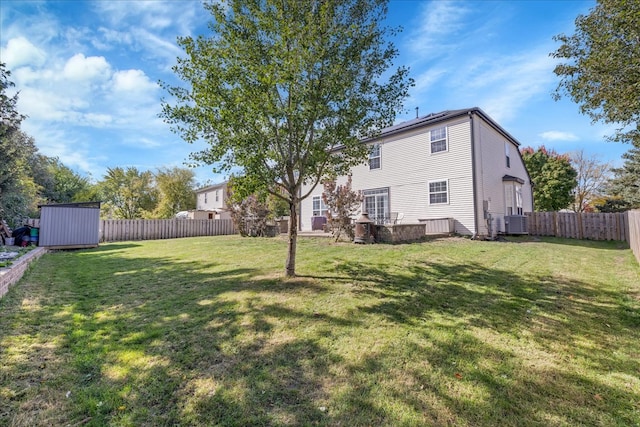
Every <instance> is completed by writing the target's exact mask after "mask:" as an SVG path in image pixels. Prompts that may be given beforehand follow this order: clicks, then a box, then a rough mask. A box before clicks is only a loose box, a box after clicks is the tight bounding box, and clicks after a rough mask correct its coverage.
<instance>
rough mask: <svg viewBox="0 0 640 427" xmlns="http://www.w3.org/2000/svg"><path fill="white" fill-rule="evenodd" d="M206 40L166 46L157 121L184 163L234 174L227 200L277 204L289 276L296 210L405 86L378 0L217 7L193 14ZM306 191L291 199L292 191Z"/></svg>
mask: <svg viewBox="0 0 640 427" xmlns="http://www.w3.org/2000/svg"><path fill="white" fill-rule="evenodd" d="M205 7H206V8H207V9H208V11H209V12H210V13H211V14H212V16H213V21H212V24H211V26H210V28H211V29H212V31H213V34H212V35H211V36H209V37H204V36H200V37H198V38H197V39H193V38H191V37H183V38H180V39H179V40H178V42H179V44H180V45H181V46H182V47H183V48H184V49H185V52H186V55H187V56H186V57H185V58H180V59H178V64H177V66H176V67H174V71H175V72H176V74H177V75H178V76H179V77H180V78H181V79H182V80H183V81H185V82H186V83H187V84H188V87H174V86H169V85H167V84H165V88H166V90H167V91H168V93H169V94H170V95H171V96H172V98H173V100H172V102H175V104H174V105H172V104H170V103H169V102H164V104H163V116H164V118H165V120H166V121H168V122H169V123H171V124H172V125H173V126H174V130H176V131H177V132H178V133H179V134H181V136H182V137H183V138H184V139H185V140H186V141H188V142H193V141H196V140H198V139H204V140H206V141H207V142H208V144H209V148H208V149H206V150H204V151H201V152H198V153H194V154H193V155H192V157H193V159H195V160H197V161H200V162H204V163H207V164H211V165H213V166H214V170H215V171H219V172H229V171H234V172H236V173H237V171H239V172H240V173H239V175H241V176H242V177H243V178H241V179H238V180H237V183H236V186H235V189H236V190H235V191H243V192H244V194H246V195H248V194H254V193H256V192H259V191H261V190H262V191H268V192H270V193H271V194H273V195H274V196H275V197H281V198H283V199H284V200H286V202H287V203H288V205H289V212H290V220H289V234H288V241H289V247H288V253H287V260H286V267H285V270H286V275H287V276H294V275H295V254H296V241H297V223H298V221H297V216H298V212H297V209H298V205H299V203H300V201H301V200H303V199H304V198H306V197H308V196H309V194H310V193H311V191H313V188H315V186H316V185H318V183H319V182H320V181H321V179H322V178H323V177H324V176H325V175H327V174H328V173H340V174H343V173H345V172H346V171H347V169H348V168H349V167H351V166H353V165H354V164H357V163H360V162H364V161H365V160H366V158H367V153H368V152H367V147H366V146H364V145H363V144H362V143H361V142H360V141H361V139H363V138H366V137H372V136H374V135H375V134H376V133H377V132H378V131H379V130H380V129H382V128H383V127H385V126H388V125H390V124H392V122H393V119H394V117H395V113H396V112H397V111H399V110H401V108H402V101H403V100H404V98H405V97H406V96H407V93H408V89H409V87H410V86H411V85H412V83H413V82H412V80H411V79H410V78H408V70H407V69H406V68H404V67H400V68H398V69H397V70H396V71H394V72H390V73H389V74H386V73H387V72H388V70H389V68H390V67H391V66H392V65H393V60H394V58H395V57H396V56H397V50H396V49H395V47H394V46H393V45H392V44H391V43H389V42H387V36H388V35H392V34H393V33H394V32H395V31H396V30H394V29H390V28H387V27H383V26H381V22H382V21H383V19H384V17H385V15H386V12H387V1H386V0H306V1H298V0H228V1H226V2H222V3H218V2H212V3H208V4H206V5H205ZM305 183H306V184H310V186H308V187H306V188H307V189H308V191H307V192H306V193H304V194H303V193H302V189H303V184H305Z"/></svg>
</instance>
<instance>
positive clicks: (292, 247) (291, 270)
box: [285, 201, 298, 277]
mask: <svg viewBox="0 0 640 427" xmlns="http://www.w3.org/2000/svg"><path fill="white" fill-rule="evenodd" d="M288 237H289V246H288V252H287V264H286V266H285V271H286V275H287V277H295V275H296V243H297V240H298V206H297V201H294V202H289V236H288Z"/></svg>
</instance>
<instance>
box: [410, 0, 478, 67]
mask: <svg viewBox="0 0 640 427" xmlns="http://www.w3.org/2000/svg"><path fill="white" fill-rule="evenodd" d="M469 12H470V9H469V8H467V7H465V6H462V5H460V4H459V3H455V2H449V1H433V2H429V3H424V6H423V8H422V12H421V13H420V18H419V21H418V22H416V23H415V26H414V28H413V30H412V31H411V33H410V34H409V44H408V47H409V49H410V50H411V51H412V52H413V53H414V54H416V55H420V56H423V57H426V56H435V55H439V54H443V53H447V52H450V51H452V50H455V47H454V46H455V45H456V44H458V43H461V42H462V41H461V40H459V39H456V38H454V37H452V36H453V35H454V34H455V33H457V32H459V31H460V30H461V29H462V28H463V27H464V25H465V17H466V16H467V15H468V14H469Z"/></svg>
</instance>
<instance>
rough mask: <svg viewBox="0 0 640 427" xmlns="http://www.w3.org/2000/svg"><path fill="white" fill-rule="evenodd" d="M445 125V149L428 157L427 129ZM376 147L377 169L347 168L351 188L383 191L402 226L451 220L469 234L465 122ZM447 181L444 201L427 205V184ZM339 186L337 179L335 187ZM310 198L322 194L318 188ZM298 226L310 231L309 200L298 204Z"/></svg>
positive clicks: (470, 192) (467, 129)
mask: <svg viewBox="0 0 640 427" xmlns="http://www.w3.org/2000/svg"><path fill="white" fill-rule="evenodd" d="M443 125H446V126H447V127H448V129H447V132H448V144H449V147H448V151H445V152H440V153H435V154H431V153H430V139H429V130H430V129H434V128H438V127H440V126H443ZM376 142H378V143H380V144H381V167H380V169H375V170H369V166H368V164H363V165H360V166H356V167H354V168H353V169H352V179H353V188H354V189H355V190H367V189H374V188H388V189H389V204H390V212H401V213H403V214H404V219H403V220H402V222H403V224H410V223H417V222H418V221H419V220H420V219H434V218H455V219H456V232H458V233H461V234H473V232H475V226H474V217H473V187H472V167H471V131H470V124H469V120H468V119H467V118H464V119H457V120H455V121H452V122H448V123H444V124H442V123H440V124H437V125H435V126H432V127H425V128H421V129H417V130H412V131H408V132H404V133H401V134H398V135H394V136H392V137H389V138H385V139H382V140H381V141H376ZM436 180H447V181H448V183H449V203H447V204H443V205H429V186H428V182H429V181H436ZM342 182H344V180H340V181H339V183H342ZM313 194H314V195H318V194H322V186H321V185H319V186H318V187H317V188H316V189H315V191H314V192H313ZM301 207H302V209H301V216H300V220H301V228H302V230H310V229H311V216H310V213H311V197H309V198H307V199H305V200H304V201H303V202H302V205H301Z"/></svg>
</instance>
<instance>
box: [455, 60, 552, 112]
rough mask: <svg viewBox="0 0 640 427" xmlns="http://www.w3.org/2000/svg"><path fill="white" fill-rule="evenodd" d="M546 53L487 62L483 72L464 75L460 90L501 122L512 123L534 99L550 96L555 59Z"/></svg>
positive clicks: (459, 80)
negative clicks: (509, 121) (542, 95)
mask: <svg viewBox="0 0 640 427" xmlns="http://www.w3.org/2000/svg"><path fill="white" fill-rule="evenodd" d="M547 52H548V49H545V48H542V49H539V51H537V52H534V51H530V52H529V53H528V54H526V55H515V56H505V57H501V58H493V59H492V60H487V61H486V63H485V67H484V71H483V72H480V73H475V74H472V75H468V76H466V78H464V77H465V76H464V74H463V79H462V80H461V79H460V78H458V79H457V80H456V81H457V82H458V83H459V85H458V86H457V91H458V92H459V93H461V94H469V96H471V97H473V98H474V99H475V101H476V102H475V103H476V104H478V105H479V106H481V107H482V108H483V109H484V110H485V111H487V113H489V114H490V115H491V117H493V118H494V119H495V120H497V121H498V122H501V121H507V120H510V119H511V118H513V117H516V116H517V115H518V113H519V110H520V109H521V108H522V107H524V106H526V105H527V103H529V102H530V101H531V100H532V99H534V98H536V97H538V96H540V95H541V94H544V96H549V95H548V94H549V93H550V92H551V86H552V85H553V82H554V76H553V60H552V59H551V58H549V56H548V54H547ZM464 68H465V67H464V66H463V67H461V69H464ZM462 81H466V83H461V82H462Z"/></svg>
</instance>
